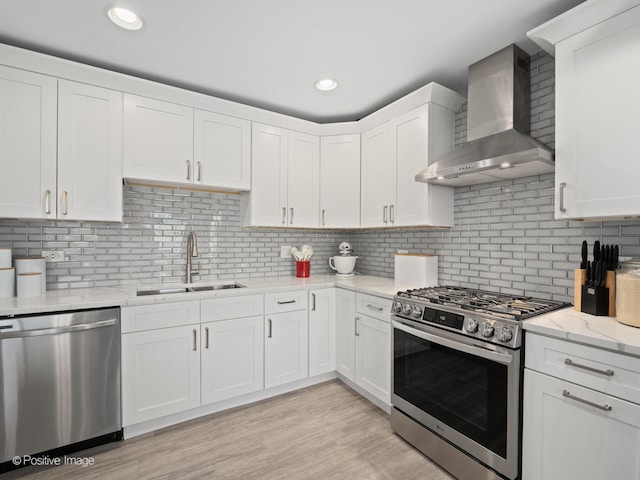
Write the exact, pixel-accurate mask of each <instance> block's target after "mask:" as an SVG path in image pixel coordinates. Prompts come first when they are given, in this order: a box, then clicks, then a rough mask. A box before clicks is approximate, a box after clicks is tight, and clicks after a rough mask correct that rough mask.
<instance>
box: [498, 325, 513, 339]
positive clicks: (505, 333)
mask: <svg viewBox="0 0 640 480" xmlns="http://www.w3.org/2000/svg"><path fill="white" fill-rule="evenodd" d="M512 338H513V332H512V331H511V329H510V328H509V327H502V328H501V329H500V331H499V332H498V340H500V341H501V342H509V341H511V339H512Z"/></svg>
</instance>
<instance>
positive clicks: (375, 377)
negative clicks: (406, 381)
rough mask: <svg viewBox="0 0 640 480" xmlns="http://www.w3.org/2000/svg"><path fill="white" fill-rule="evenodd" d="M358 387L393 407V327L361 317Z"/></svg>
mask: <svg viewBox="0 0 640 480" xmlns="http://www.w3.org/2000/svg"><path fill="white" fill-rule="evenodd" d="M356 384H357V385H359V386H360V387H362V388H364V389H365V390H366V391H368V392H369V393H371V394H372V395H374V396H376V397H377V398H379V399H380V400H382V401H383V402H385V403H386V404H387V405H389V404H390V403H391V393H390V385H391V324H390V323H388V322H383V321H382V320H377V319H375V318H373V317H369V316H367V315H361V314H359V315H358V317H357V322H356Z"/></svg>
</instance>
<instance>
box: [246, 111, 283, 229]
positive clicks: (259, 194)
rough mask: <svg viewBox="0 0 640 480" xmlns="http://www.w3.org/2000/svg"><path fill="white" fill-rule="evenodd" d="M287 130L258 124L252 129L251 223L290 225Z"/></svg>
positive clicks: (275, 225)
mask: <svg viewBox="0 0 640 480" xmlns="http://www.w3.org/2000/svg"><path fill="white" fill-rule="evenodd" d="M287 147H288V135H287V131H286V130H284V129H282V128H276V127H271V126H269V125H261V124H259V123H254V124H253V125H252V132H251V198H250V201H251V224H252V225H260V226H270V227H282V226H286V225H287V224H288V211H287Z"/></svg>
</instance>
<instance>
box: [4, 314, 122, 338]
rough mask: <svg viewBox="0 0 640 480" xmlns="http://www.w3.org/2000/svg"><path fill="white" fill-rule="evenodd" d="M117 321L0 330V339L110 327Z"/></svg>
mask: <svg viewBox="0 0 640 480" xmlns="http://www.w3.org/2000/svg"><path fill="white" fill-rule="evenodd" d="M117 322H118V319H116V318H113V319H110V320H101V321H99V322H92V323H80V324H78V325H67V326H64V327H54V328H40V329H38V330H19V331H14V332H6V333H2V332H0V340H2V339H3V338H21V337H37V336H40V335H57V334H59V333H69V332H80V331H83V330H93V329H94V328H104V327H111V326H113V325H115V324H116V323H117Z"/></svg>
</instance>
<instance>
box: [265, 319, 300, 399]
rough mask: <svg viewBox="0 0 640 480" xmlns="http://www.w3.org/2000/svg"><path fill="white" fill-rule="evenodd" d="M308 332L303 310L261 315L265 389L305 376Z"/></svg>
mask: <svg viewBox="0 0 640 480" xmlns="http://www.w3.org/2000/svg"><path fill="white" fill-rule="evenodd" d="M308 332H309V328H308V322H307V310H298V311H295V312H286V313H277V314H273V315H268V316H267V317H266V318H265V342H264V386H265V388H270V387H275V386H277V385H283V384H285V383H289V382H293V381H295V380H301V379H303V378H307V376H308V370H309V368H308V364H309V357H308V352H309V349H308V339H309V333H308Z"/></svg>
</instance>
